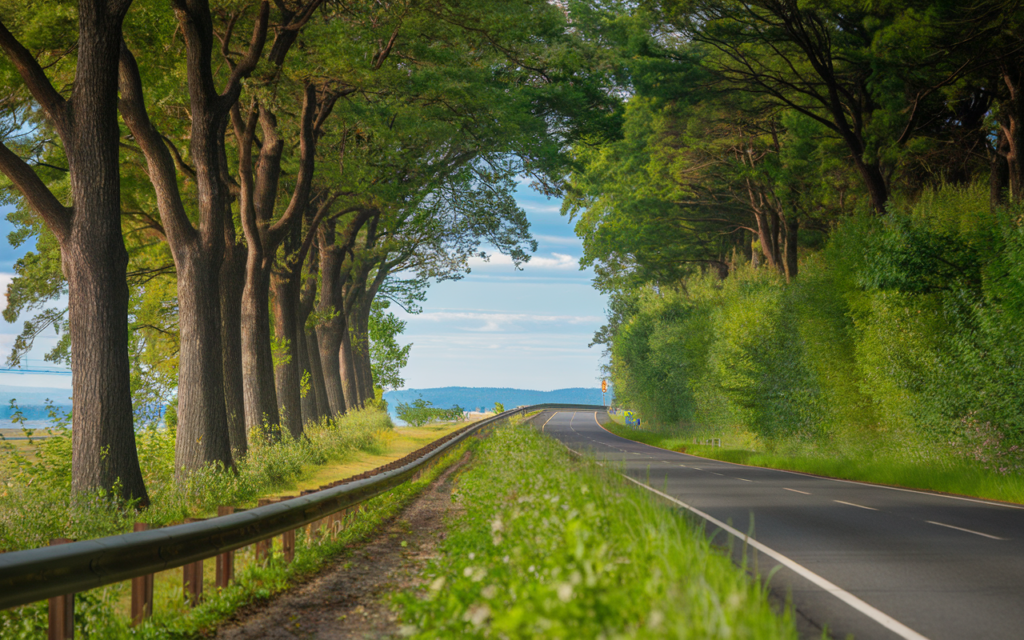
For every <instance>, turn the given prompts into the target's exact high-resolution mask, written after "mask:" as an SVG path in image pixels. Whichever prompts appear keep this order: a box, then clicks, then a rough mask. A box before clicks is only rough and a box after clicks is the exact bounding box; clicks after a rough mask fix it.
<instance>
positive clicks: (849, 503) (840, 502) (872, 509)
mask: <svg viewBox="0 0 1024 640" xmlns="http://www.w3.org/2000/svg"><path fill="white" fill-rule="evenodd" d="M832 502H838V503H839V504H845V505H846V506H848V507H857V508H858V509H867V510H868V511H878V509H876V508H874V507H865V506H864V505H862V504H855V503H853V502H845V501H843V500H833V501H832Z"/></svg>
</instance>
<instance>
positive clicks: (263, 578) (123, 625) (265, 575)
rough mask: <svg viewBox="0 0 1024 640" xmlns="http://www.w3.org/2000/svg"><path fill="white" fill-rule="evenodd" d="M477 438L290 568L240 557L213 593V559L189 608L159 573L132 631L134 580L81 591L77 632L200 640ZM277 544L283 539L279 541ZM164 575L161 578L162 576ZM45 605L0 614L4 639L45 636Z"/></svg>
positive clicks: (177, 582)
mask: <svg viewBox="0 0 1024 640" xmlns="http://www.w3.org/2000/svg"><path fill="white" fill-rule="evenodd" d="M474 445H475V441H472V440H471V441H470V442H468V443H464V444H462V445H460V446H458V447H456V448H455V450H453V451H452V452H450V453H448V454H446V455H445V456H443V457H442V459H441V461H440V462H439V463H438V464H436V465H434V467H433V468H432V469H431V470H430V471H429V472H428V473H426V474H424V475H423V476H422V477H421V478H420V479H419V480H417V481H415V482H407V483H405V484H403V485H402V486H400V487H396V488H395V489H393V490H391V491H389V492H388V493H386V494H384V495H381V496H378V497H376V498H374V499H372V500H370V501H368V502H366V503H364V509H363V511H362V512H360V513H359V514H357V515H355V516H349V519H348V521H347V523H346V527H345V528H344V529H343V530H342V531H341V532H340V533H339V534H338V536H337V537H335V538H333V539H320V540H310V539H309V538H307V537H306V535H305V532H304V530H299V531H298V532H297V535H296V551H295V559H294V561H293V562H291V563H286V562H285V561H284V559H283V557H282V556H281V554H280V548H278V549H276V550H275V553H274V555H273V557H272V558H271V560H270V561H269V562H267V563H257V562H255V561H253V555H252V549H251V548H246V549H243V550H240V551H239V552H237V553H236V582H235V584H233V585H232V586H230V587H228V588H227V589H220V590H218V589H214V588H213V585H212V582H213V564H214V563H213V561H212V559H211V560H208V561H207V562H206V563H205V569H206V572H207V574H208V575H207V576H206V581H205V585H204V586H205V590H204V595H205V600H204V602H203V603H202V604H200V605H199V606H198V607H196V608H194V609H190V608H189V607H188V606H187V605H186V604H185V602H184V601H183V598H182V588H181V569H175V570H173V571H168V572H164V573H163V574H158V579H157V581H156V589H155V594H154V596H155V598H154V599H155V604H154V615H153V617H152V618H151V619H149V620H148V621H147V622H146V623H145V624H143V625H141V626H139V627H136V628H131V627H130V626H129V618H128V614H129V609H128V607H129V598H130V591H131V586H130V583H127V582H125V583H118V584H114V585H110V586H108V587H104V588H101V589H94V590H92V591H88V592H86V593H81V594H77V596H76V599H75V627H76V629H75V631H76V634H81V635H82V636H83V637H93V638H104V639H108V638H109V639H111V640H121V639H128V638H153V639H156V638H161V639H164V638H170V639H179V638H180V639H185V638H200V637H207V636H209V635H210V634H211V633H212V631H213V630H214V629H215V627H216V626H217V625H218V624H220V623H222V622H224V621H225V620H227V619H228V618H230V617H231V616H232V615H233V614H234V613H235V612H236V611H237V610H238V609H239V608H241V607H243V606H245V605H248V604H252V603H254V602H259V601H261V600H266V599H268V598H270V597H272V596H273V595H275V594H277V593H280V592H282V591H284V590H285V589H287V588H288V587H289V586H291V585H292V584H294V582H295V581H296V580H299V579H301V578H303V577H306V576H309V575H311V574H314V573H316V572H318V571H320V570H321V569H322V568H323V566H324V563H325V562H327V561H329V560H331V559H332V558H335V557H337V556H338V555H340V554H342V553H344V551H345V548H346V547H347V546H349V545H351V544H353V543H355V542H358V541H360V540H362V539H365V538H366V537H368V536H369V535H370V534H372V533H373V532H374V531H375V530H376V529H377V528H378V527H379V526H380V525H381V524H382V523H383V522H385V521H386V520H388V519H389V518H391V517H393V516H394V515H395V514H397V513H398V512H399V511H400V510H401V509H402V508H404V507H405V506H406V505H408V504H409V503H410V502H411V501H412V500H413V499H414V498H415V497H416V496H417V495H419V493H420V492H421V491H422V490H423V489H424V488H425V487H427V486H428V485H429V484H430V483H431V482H433V480H434V479H435V478H437V476H438V475H440V474H441V473H443V472H444V470H445V469H446V468H447V467H449V466H450V465H451V464H452V463H453V462H455V461H456V460H458V459H459V458H460V457H461V456H462V455H463V453H464V452H465V451H466V449H467V448H468V447H471V446H474ZM276 542H279V540H278V541H276ZM161 576H162V577H164V578H165V579H164V580H161V579H160V577H161ZM46 622H47V604H46V602H37V603H34V604H31V605H27V606H24V607H19V608H16V609H11V610H7V611H2V612H0V637H3V638H5V639H6V638H11V639H12V640H13V639H34V638H45V637H46Z"/></svg>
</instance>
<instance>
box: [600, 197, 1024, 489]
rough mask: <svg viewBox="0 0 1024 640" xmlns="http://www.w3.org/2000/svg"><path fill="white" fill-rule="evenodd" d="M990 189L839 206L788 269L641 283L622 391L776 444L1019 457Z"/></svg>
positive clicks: (1011, 335)
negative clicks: (817, 241) (850, 215)
mask: <svg viewBox="0 0 1024 640" xmlns="http://www.w3.org/2000/svg"><path fill="white" fill-rule="evenodd" d="M986 195H987V194H985V192H984V191H983V190H982V189H980V188H973V187H972V188H957V187H945V188H943V189H939V190H935V191H931V192H926V194H924V195H923V196H922V197H921V198H920V199H919V200H918V201H917V202H916V203H914V204H908V205H906V206H904V207H902V208H899V209H897V208H895V207H893V208H892V210H891V211H890V213H889V215H888V216H887V217H886V219H885V220H878V219H874V218H868V217H860V218H854V219H851V220H849V221H847V222H846V223H844V224H843V225H841V226H840V227H839V228H838V229H837V230H836V231H835V232H834V233H833V235H832V237H831V239H830V240H829V243H828V245H827V247H826V249H825V251H824V252H822V253H819V254H816V255H813V256H810V257H808V258H807V259H806V260H805V262H804V267H803V269H802V275H801V277H800V278H799V279H797V280H796V281H794V282H792V283H790V284H788V285H787V284H786V283H785V282H784V281H783V280H782V279H781V278H780V277H778V276H777V275H774V274H772V273H769V272H766V271H764V270H754V269H752V268H749V267H746V268H744V269H740V270H738V271H737V272H736V273H734V274H733V275H732V276H730V277H729V278H728V279H726V280H724V281H720V280H718V279H717V278H715V277H712V276H693V277H691V278H688V279H686V280H684V281H683V282H682V283H681V285H680V286H679V287H678V288H676V289H667V288H661V289H654V288H650V287H648V288H646V289H644V290H642V291H641V292H639V294H638V297H637V303H636V305H635V307H634V308H633V309H632V310H631V311H630V313H629V314H628V315H627V316H626V318H625V319H624V320H623V321H621V322H620V324H619V325H618V328H617V330H616V331H615V333H614V338H613V342H612V358H613V359H612V374H613V378H614V381H615V383H616V387H615V388H616V396H617V399H618V401H619V402H620V403H623V404H625V405H627V406H630V407H631V408H635V409H638V410H640V411H641V412H642V413H643V414H644V415H645V416H647V417H649V418H651V419H652V420H653V421H655V422H658V423H661V424H664V425H666V426H671V425H680V426H685V427H687V428H689V429H691V430H692V431H694V432H697V431H714V432H717V433H733V432H734V431H735V430H739V431H747V432H749V433H751V434H753V435H754V436H756V437H757V438H758V440H759V442H760V446H764V447H767V448H768V449H769V450H773V451H800V452H803V453H817V454H828V455H838V454H840V453H841V454H842V455H846V456H857V455H860V456H864V457H865V458H868V459H870V458H872V457H874V456H883V455H884V456H889V457H894V458H896V459H900V460H904V461H910V462H912V461H925V460H928V461H938V460H944V459H948V460H962V459H963V460H964V462H969V461H973V463H976V464H978V465H982V466H985V465H987V466H988V467H990V468H992V469H993V470H997V471H1001V472H1003V473H1011V472H1014V473H1015V472H1017V471H1018V467H1019V463H1018V462H1016V460H1019V459H1020V456H1019V454H1018V451H1019V447H1020V446H1021V445H1024V422H1022V420H1021V416H1022V415H1024V398H1022V397H1021V395H1020V394H1019V393H1018V392H1017V391H1016V390H1017V389H1019V388H1021V387H1020V385H1021V384H1024V379H1022V378H1021V377H1020V372H1021V371H1022V369H1024V351H1022V349H1021V345H1020V341H1019V340H1018V339H1017V336H1018V335H1019V334H1020V331H1021V327H1022V326H1024V315H1022V314H1021V302H1020V301H1021V300H1022V299H1024V280H1022V279H1021V270H1020V267H1019V260H1020V258H1021V256H1022V253H1021V252H1022V246H1024V245H1022V242H1021V237H1022V236H1021V228H1020V225H1019V223H1018V221H1017V220H1015V219H1014V218H1013V217H1011V215H1010V214H1008V213H1006V212H998V211H997V212H995V213H992V212H990V211H989V209H988V206H987V202H986V201H985V196H986ZM967 451H970V452H972V453H971V454H970V455H967V454H966V453H965V452H967ZM965 458H969V459H970V460H966V459H965Z"/></svg>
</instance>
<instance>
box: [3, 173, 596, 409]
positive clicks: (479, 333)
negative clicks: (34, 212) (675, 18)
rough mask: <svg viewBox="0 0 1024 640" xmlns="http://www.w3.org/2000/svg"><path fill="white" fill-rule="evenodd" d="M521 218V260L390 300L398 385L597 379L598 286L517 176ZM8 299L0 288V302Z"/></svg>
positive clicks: (53, 380)
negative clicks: (413, 297)
mask: <svg viewBox="0 0 1024 640" xmlns="http://www.w3.org/2000/svg"><path fill="white" fill-rule="evenodd" d="M516 199H517V201H518V202H519V204H520V206H522V207H523V209H524V210H525V211H526V213H527V216H528V217H529V219H530V223H531V230H532V231H533V233H534V237H536V239H537V244H538V247H537V253H536V254H535V255H534V257H533V259H532V260H531V261H530V262H529V263H527V264H526V265H525V266H524V268H523V269H522V270H519V271H517V270H516V269H515V268H514V267H513V266H512V263H511V261H510V260H509V259H508V258H507V257H505V256H501V255H495V256H493V257H492V259H491V260H490V262H483V261H482V260H479V259H474V261H473V262H472V264H471V269H472V271H471V273H470V274H469V275H467V276H466V277H465V278H463V279H462V280H458V281H455V282H442V283H439V284H435V285H433V286H431V287H430V289H429V291H428V293H427V300H426V301H425V302H424V303H423V305H422V308H423V313H421V314H418V315H409V314H406V313H404V312H403V311H402V310H401V309H396V308H394V307H392V309H393V310H394V311H395V312H396V314H397V315H399V316H400V317H401V318H402V319H403V320H405V321H406V322H407V326H406V331H405V334H403V335H402V336H400V338H399V341H400V342H401V343H403V344H408V343H410V342H411V343H412V344H413V347H412V353H411V355H410V359H409V366H408V367H406V368H405V369H404V370H403V376H404V377H405V381H406V386H407V387H410V388H429V387H447V386H465V387H516V388H521V389H539V390H545V391H546V390H551V389H560V388H565V387H599V386H600V384H601V383H600V370H599V367H600V364H601V348H600V347H594V348H588V347H587V344H589V343H590V341H591V339H592V337H593V335H594V331H595V330H597V329H598V328H599V327H600V326H601V324H602V323H603V321H604V308H605V299H604V296H602V295H601V294H599V293H598V292H597V291H596V290H595V289H594V288H593V287H592V286H591V278H592V277H593V273H592V272H591V271H590V270H586V271H580V269H579V265H578V260H579V258H580V256H581V254H582V244H581V242H580V240H579V239H578V238H577V237H576V236H575V235H574V234H573V232H572V226H571V225H570V224H569V223H568V221H567V220H566V219H565V218H563V217H562V216H561V215H560V214H559V206H560V203H559V201H557V200H550V199H547V198H545V197H544V196H542V195H540V194H538V193H537V192H536V191H533V190H532V189H530V188H529V186H527V185H525V184H524V185H521V186H520V188H519V191H518V192H517V196H516ZM7 211H9V209H0V234H2V238H0V288H2V290H3V291H6V289H7V283H8V282H10V278H11V276H12V274H13V265H14V262H15V261H16V260H17V259H18V258H19V257H21V256H22V255H24V253H25V251H27V250H29V249H31V247H29V246H27V245H22V247H20V248H18V249H14V248H12V247H11V246H10V245H8V243H7V234H8V233H9V232H10V231H11V225H10V223H8V222H7V220H6V214H7ZM6 304H7V299H6V297H4V298H0V308H3V307H4V306H6ZM25 319H27V318H21V319H20V320H19V321H18V322H16V323H15V324H8V323H6V322H4V321H2V320H0V356H2V357H3V359H6V357H7V355H8V354H10V351H11V346H12V345H13V342H14V337H15V336H16V335H17V334H18V332H19V330H20V328H21V325H22V322H23V321H24V320H25ZM54 340H55V336H54V335H53V334H52V333H49V334H47V335H45V336H42V337H41V338H40V339H39V340H38V341H37V344H38V346H37V348H36V349H35V350H34V351H33V353H31V354H30V357H29V365H30V366H32V367H33V368H38V367H44V366H45V367H47V368H52V367H53V365H50V364H48V363H43V361H42V356H43V354H44V353H45V352H46V350H48V349H49V347H51V346H52V345H53V343H54ZM0 386H3V387H8V386H19V387H40V388H51V389H52V388H58V389H70V388H71V377H70V376H68V375H35V374H15V373H10V372H6V371H4V370H3V369H0Z"/></svg>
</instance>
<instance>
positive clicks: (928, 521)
mask: <svg viewBox="0 0 1024 640" xmlns="http://www.w3.org/2000/svg"><path fill="white" fill-rule="evenodd" d="M925 522H927V523H928V524H936V525H939V526H940V527H946V528H947V529H956V530H957V531H963V532H964V533H973V534H974V535H976V536H981V537H982V538H990V539H992V540H1009V538H1000V537H999V536H993V535H990V534H987V533H982V532H980V531H972V530H971V529H964V528H963V527H954V526H953V525H951V524H945V523H942V522H934V521H932V520H925Z"/></svg>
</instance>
